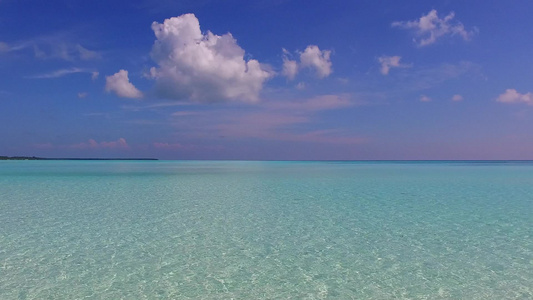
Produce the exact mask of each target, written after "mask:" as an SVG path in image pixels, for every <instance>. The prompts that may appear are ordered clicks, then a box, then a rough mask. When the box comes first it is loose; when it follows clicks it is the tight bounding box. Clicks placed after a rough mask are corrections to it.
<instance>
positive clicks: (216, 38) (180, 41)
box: [150, 14, 274, 102]
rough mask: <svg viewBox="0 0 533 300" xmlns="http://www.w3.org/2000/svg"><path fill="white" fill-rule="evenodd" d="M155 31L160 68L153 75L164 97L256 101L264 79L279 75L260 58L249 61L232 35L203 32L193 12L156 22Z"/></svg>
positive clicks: (160, 93) (155, 44)
mask: <svg viewBox="0 0 533 300" xmlns="http://www.w3.org/2000/svg"><path fill="white" fill-rule="evenodd" d="M152 30H153V31H154V33H155V36H156V38H157V40H156V41H155V43H154V46H153V48H152V52H151V56H152V59H153V60H154V61H155V62H156V63H157V64H158V67H154V68H152V69H151V70H150V76H151V77H152V78H154V79H155V80H156V91H157V93H158V95H159V96H160V97H163V98H168V99H191V100H193V101H199V102H216V101H228V100H240V101H247V102H255V101H257V100H258V99H259V92H260V91H261V89H262V88H263V83H264V82H265V81H266V80H268V79H269V78H271V77H272V76H273V75H274V72H272V71H271V70H269V67H268V66H265V65H262V64H260V63H259V62H258V61H257V60H255V59H250V60H246V59H245V58H244V54H245V52H244V50H243V49H242V48H241V47H240V46H239V45H238V44H237V41H236V40H235V38H233V36H232V35H231V33H226V34H224V35H221V36H220V35H216V34H213V33H212V32H210V31H207V32H206V33H205V34H203V33H202V31H201V30H200V23H199V21H198V19H197V18H196V16H195V15H194V14H185V15H181V16H179V17H174V18H170V19H166V20H165V21H164V22H163V23H162V24H160V23H157V22H154V23H153V24H152Z"/></svg>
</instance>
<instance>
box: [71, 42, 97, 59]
mask: <svg viewBox="0 0 533 300" xmlns="http://www.w3.org/2000/svg"><path fill="white" fill-rule="evenodd" d="M76 50H77V51H78V53H79V56H80V58H81V59H82V60H91V59H99V58H102V54H100V53H99V52H96V51H92V50H89V49H87V48H84V47H82V46H81V45H80V44H77V45H76Z"/></svg>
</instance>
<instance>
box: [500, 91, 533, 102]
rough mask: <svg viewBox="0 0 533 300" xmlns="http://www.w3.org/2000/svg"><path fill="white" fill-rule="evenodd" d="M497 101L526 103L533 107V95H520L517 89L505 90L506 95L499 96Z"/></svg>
mask: <svg viewBox="0 0 533 300" xmlns="http://www.w3.org/2000/svg"><path fill="white" fill-rule="evenodd" d="M496 101H498V102H502V103H525V104H528V105H533V93H531V92H530V93H527V94H520V93H519V92H517V91H516V90H515V89H507V90H505V93H503V94H501V95H500V96H498V98H497V99H496Z"/></svg>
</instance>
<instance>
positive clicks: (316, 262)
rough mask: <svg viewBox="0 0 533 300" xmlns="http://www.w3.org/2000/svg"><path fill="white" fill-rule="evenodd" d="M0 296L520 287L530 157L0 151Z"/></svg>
mask: <svg viewBox="0 0 533 300" xmlns="http://www.w3.org/2000/svg"><path fill="white" fill-rule="evenodd" d="M0 299H3V300H5V299H469V300H470V299H533V163H531V162H466V161H462V162H241V161H1V162H0Z"/></svg>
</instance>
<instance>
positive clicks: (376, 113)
mask: <svg viewBox="0 0 533 300" xmlns="http://www.w3.org/2000/svg"><path fill="white" fill-rule="evenodd" d="M531 13H533V2H531V1H529V0H516V1H510V2H509V1H507V2H505V1H485V0H472V1H454V0H450V1H427V0H424V1H414V0H413V1H393V0H389V1H327V2H324V1H309V0H306V1H296V0H270V1H267V0H258V1H238V0H227V1H214V0H213V1H210V0H196V1H170V0H162V1H161V0H160V1H155V0H139V1H131V0H129V1H81V0H63V1H59V0H49V1H29V0H0V127H1V128H2V130H1V134H0V155H7V156H15V155H25V156H40V157H56V158H57V157H70V158H74V157H75V158H88V157H93V158H97V157H100V158H140V157H150V158H159V159H242V160H404V159H408V160H411V159H413V160H417V159H420V160H426V159H437V160H439V159H467V160H468V159H481V160H485V159H533V130H532V129H533V58H532V55H533V52H532V49H533V39H532V38H531V37H532V36H533V26H531V22H530V21H531Z"/></svg>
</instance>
